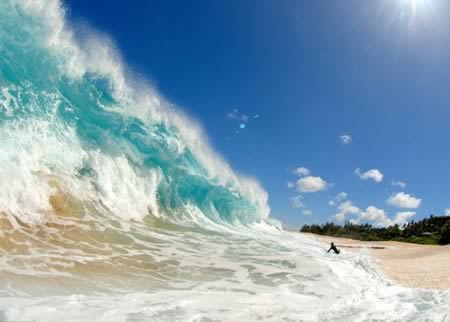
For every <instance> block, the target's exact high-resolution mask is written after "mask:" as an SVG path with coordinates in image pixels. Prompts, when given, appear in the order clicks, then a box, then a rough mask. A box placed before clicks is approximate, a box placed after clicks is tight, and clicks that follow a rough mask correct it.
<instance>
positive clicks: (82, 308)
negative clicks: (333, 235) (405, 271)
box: [0, 0, 450, 321]
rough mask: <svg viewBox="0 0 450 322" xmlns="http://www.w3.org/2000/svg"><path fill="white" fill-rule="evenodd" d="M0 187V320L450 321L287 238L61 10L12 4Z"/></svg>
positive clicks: (166, 108)
mask: <svg viewBox="0 0 450 322" xmlns="http://www.w3.org/2000/svg"><path fill="white" fill-rule="evenodd" d="M0 190H1V193H0V254H1V257H0V320H36V321H149V320H151V321H176V320H186V321H211V320H220V321H237V320H241V321H244V320H259V319H265V320H272V321H280V320H283V319H284V320H286V321H289V320H295V321H297V320H301V319H304V320H318V319H320V320H335V319H341V320H352V319H353V320H361V319H396V318H398V319H399V320H403V319H408V318H409V319H411V318H414V319H418V320H420V319H422V320H426V319H428V318H430V319H431V320H438V319H441V320H445V319H449V318H450V317H449V315H448V313H447V307H448V304H449V303H450V296H449V294H448V292H447V293H446V292H434V291H426V292H425V291H420V290H408V289H404V288H401V287H398V286H395V285H393V284H391V283H390V282H389V281H386V280H385V279H384V278H383V277H382V276H380V275H379V274H378V273H377V272H376V271H375V270H373V268H372V264H371V263H370V260H369V258H368V257H367V256H366V255H365V254H361V255H360V256H356V257H355V256H351V255H349V254H343V255H342V256H340V257H339V258H336V257H330V256H326V255H325V254H324V252H323V246H322V245H320V244H319V243H317V242H316V241H314V240H312V239H310V238H307V237H304V236H300V235H298V234H292V233H287V232H284V231H281V230H280V229H279V228H278V225H277V224H276V223H275V222H273V221H272V220H270V218H268V215H269V212H270V210H269V207H268V204H267V194H266V192H265V191H264V190H263V189H262V188H261V187H260V186H259V185H258V183H257V182H256V181H255V180H253V179H250V178H245V177H242V176H238V175H236V174H235V173H234V172H233V171H232V170H231V168H230V167H229V166H228V165H227V164H226V163H225V162H224V161H223V160H222V159H221V158H220V157H219V156H218V155H217V154H216V153H215V152H214V151H213V150H212V149H211V148H210V147H209V145H208V142H207V140H206V138H205V136H204V135H203V134H202V131H201V129H200V127H199V126H198V125H197V124H195V122H193V121H192V120H190V119H189V118H187V117H186V116H184V115H183V114H182V113H181V112H180V111H179V110H177V109H176V108H174V107H173V106H171V105H170V103H168V102H167V101H166V100H164V99H163V98H162V97H161V96H160V95H158V93H156V92H155V90H153V89H152V88H151V87H150V86H147V85H145V82H143V81H142V80H137V79H136V78H135V77H133V75H130V73H128V72H127V71H126V68H125V67H124V65H123V64H122V62H121V59H120V56H119V55H118V54H117V51H116V50H115V49H114V46H113V44H112V42H111V41H110V40H108V38H106V37H104V36H101V35H98V34H95V33H94V32H92V31H90V32H85V33H83V36H79V37H76V36H75V35H74V33H73V32H72V31H71V28H70V27H69V26H68V25H67V22H66V21H65V18H64V10H63V9H62V5H61V3H60V2H59V1H56V0H2V1H0ZM74 294H76V295H74ZM392 317H394V318H392Z"/></svg>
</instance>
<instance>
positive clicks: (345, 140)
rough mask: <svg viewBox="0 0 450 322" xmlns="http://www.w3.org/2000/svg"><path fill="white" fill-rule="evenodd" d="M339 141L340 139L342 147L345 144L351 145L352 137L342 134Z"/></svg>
mask: <svg viewBox="0 0 450 322" xmlns="http://www.w3.org/2000/svg"><path fill="white" fill-rule="evenodd" d="M340 139H341V143H342V145H346V144H350V143H352V137H351V136H350V135H348V134H342V135H341V136H340Z"/></svg>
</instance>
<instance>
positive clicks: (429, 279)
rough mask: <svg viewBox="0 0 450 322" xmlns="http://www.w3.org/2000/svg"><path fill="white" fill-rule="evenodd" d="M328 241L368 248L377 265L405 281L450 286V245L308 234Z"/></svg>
mask: <svg viewBox="0 0 450 322" xmlns="http://www.w3.org/2000/svg"><path fill="white" fill-rule="evenodd" d="M307 235H309V236H313V237H314V238H316V239H318V240H320V241H322V242H324V243H326V244H327V245H324V247H328V246H329V244H330V243H331V242H334V243H335V244H336V245H337V247H338V248H341V249H342V250H343V251H352V252H360V251H361V250H362V249H363V248H367V249H368V251H369V254H370V255H371V256H372V257H374V258H375V260H376V263H377V265H378V266H379V268H380V269H381V270H382V271H383V273H384V274H385V275H386V276H387V277H388V278H390V279H392V280H394V281H397V282H398V283H400V284H401V285H404V286H408V287H417V288H429V289H450V245H447V246H435V245H418V244H411V243H401V242H393V241H383V242H365V241H359V240H352V239H346V238H337V237H330V236H320V235H314V234H307Z"/></svg>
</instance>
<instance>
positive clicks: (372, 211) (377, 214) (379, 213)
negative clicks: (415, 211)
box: [359, 206, 392, 226]
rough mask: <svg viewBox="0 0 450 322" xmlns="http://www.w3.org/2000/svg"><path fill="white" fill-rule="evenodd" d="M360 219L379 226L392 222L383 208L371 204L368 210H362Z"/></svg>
mask: <svg viewBox="0 0 450 322" xmlns="http://www.w3.org/2000/svg"><path fill="white" fill-rule="evenodd" d="M359 219H360V220H361V219H362V220H367V221H371V222H373V223H374V224H375V225H377V226H389V225H390V224H391V223H392V222H391V220H390V219H389V218H388V217H387V216H386V212H385V211H384V210H383V209H379V208H377V207H374V206H369V207H367V209H366V211H362V212H361V213H360V216H359Z"/></svg>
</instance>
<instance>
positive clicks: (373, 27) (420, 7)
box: [65, 0, 450, 228]
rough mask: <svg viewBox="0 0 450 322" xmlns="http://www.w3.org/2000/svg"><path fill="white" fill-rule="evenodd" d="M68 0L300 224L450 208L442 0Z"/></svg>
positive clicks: (73, 14)
mask: <svg viewBox="0 0 450 322" xmlns="http://www.w3.org/2000/svg"><path fill="white" fill-rule="evenodd" d="M65 4H66V6H67V8H68V10H69V16H70V19H71V21H73V22H76V24H77V25H78V26H79V25H80V24H81V25H82V24H85V23H87V24H89V25H91V26H93V27H94V28H95V29H97V30H100V31H101V32H104V33H106V34H108V35H109V36H110V37H111V38H113V39H114V41H115V43H116V45H117V47H118V48H119V49H120V51H121V53H122V55H123V57H124V60H125V61H126V62H127V64H128V65H129V66H130V67H131V68H132V69H133V70H134V71H135V72H137V73H138V74H140V75H142V76H143V77H145V78H148V79H150V80H151V82H152V83H153V84H154V85H155V87H156V88H158V90H159V91H160V92H161V93H162V95H164V96H165V97H166V98H168V99H169V100H170V101H171V102H173V103H175V104H176V105H178V106H179V107H180V108H181V109H183V110H185V111H186V112H187V113H188V114H190V115H191V116H193V117H194V118H196V119H198V120H199V122H200V123H201V124H203V126H204V128H205V131H206V133H207V134H208V136H209V138H210V141H211V142H212V145H213V146H214V147H215V149H216V150H217V151H218V152H219V153H220V154H221V155H222V156H224V158H225V159H226V160H227V161H228V162H229V163H230V164H231V166H232V167H233V168H234V169H236V170H237V171H238V172H240V173H244V174H247V175H250V176H253V177H256V178H257V179H258V180H259V181H260V182H261V184H262V185H263V186H264V188H265V189H266V190H267V191H268V193H269V198H270V200H269V201H270V206H271V208H272V215H273V216H274V217H276V218H279V219H281V220H282V221H283V222H284V223H285V224H287V225H288V226H291V227H295V228H297V227H298V226H299V225H302V224H305V223H322V222H325V221H327V220H339V219H341V220H342V219H343V220H351V219H353V220H355V221H359V222H365V221H369V222H372V223H374V224H390V223H395V222H398V223H401V222H403V221H404V220H405V219H406V218H413V219H420V218H422V217H425V216H428V215H429V214H431V213H433V214H436V215H442V214H444V213H445V211H446V209H447V208H450V166H449V162H450V90H449V84H450V55H449V53H450V19H449V18H450V5H449V4H448V3H446V2H445V1H444V0H389V1H388V0H379V1H376V0H374V1H370V2H369V1H358V0H354V1H353V0H348V1H300V0H299V1H294V0H292V1H288V0H286V1H267V0H260V1H252V0H244V1H241V0H239V1H237V0H236V1H235V0H231V1H230V0H229V1H221V0H212V1H202V0H194V1H171V0H169V1H145V2H144V1H137V0H136V1H126V2H123V1H120V2H119V1H106V0H97V1H75V0H70V1H66V2H65ZM244 126H245V128H241V127H244ZM343 135H348V136H349V137H351V140H350V139H349V138H348V137H345V138H342V136H343ZM343 141H345V142H343ZM298 168H306V169H302V170H298V171H295V169H298ZM357 169H359V171H357ZM306 170H308V171H306ZM370 170H372V171H370ZM294 172H297V173H296V174H294ZM393 181H395V182H397V185H393ZM398 181H400V183H399V182H398ZM401 183H405V184H406V185H402V184H401ZM288 186H291V188H289V187H288ZM342 192H345V194H343V193H342ZM344 197H345V198H344ZM331 201H332V202H331ZM398 213H400V215H398V216H397V214H398Z"/></svg>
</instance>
